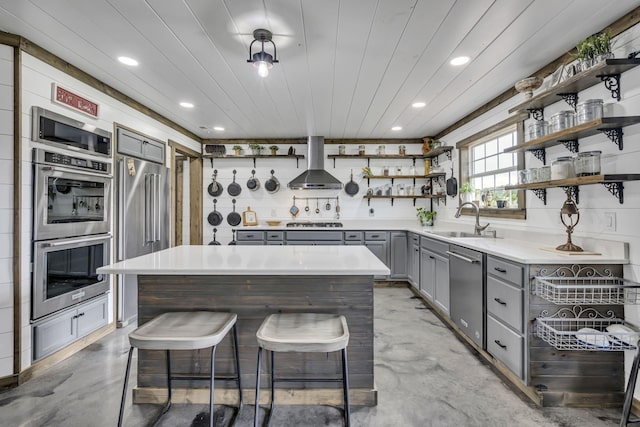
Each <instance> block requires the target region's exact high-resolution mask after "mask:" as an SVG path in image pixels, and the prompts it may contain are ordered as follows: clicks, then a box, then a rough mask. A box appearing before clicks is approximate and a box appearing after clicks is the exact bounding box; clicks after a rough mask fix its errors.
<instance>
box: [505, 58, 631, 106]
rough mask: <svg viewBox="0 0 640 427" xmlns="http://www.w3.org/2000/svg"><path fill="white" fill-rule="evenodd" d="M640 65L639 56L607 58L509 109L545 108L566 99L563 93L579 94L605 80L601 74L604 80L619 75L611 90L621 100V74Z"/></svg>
mask: <svg viewBox="0 0 640 427" xmlns="http://www.w3.org/2000/svg"><path fill="white" fill-rule="evenodd" d="M638 65H640V59H638V58H634V59H626V58H625V59H606V60H604V61H601V62H599V63H598V64H596V65H594V66H593V67H591V68H589V69H588V70H586V71H582V72H580V73H577V74H576V75H574V76H573V77H570V78H568V79H567V80H565V81H563V82H560V83H558V84H557V85H555V86H553V87H551V88H549V89H547V90H545V91H543V92H540V93H538V94H536V95H535V96H533V98H531V99H527V100H526V101H524V102H521V103H520V104H518V105H516V106H514V107H513V108H511V109H509V113H515V112H526V111H528V110H540V109H543V108H544V107H546V106H548V105H551V104H554V103H556V102H558V101H561V100H562V99H564V98H563V97H562V94H577V93H578V92H581V91H583V90H585V89H588V88H590V87H592V86H595V85H597V84H598V83H600V82H602V81H603V78H601V77H600V76H603V77H604V80H606V79H607V76H616V75H617V76H618V78H617V80H618V84H617V85H615V86H616V87H615V88H613V87H612V89H611V91H612V96H614V97H616V95H615V94H614V89H615V92H616V93H617V99H618V100H619V96H620V85H619V77H620V74H621V73H624V72H625V71H627V70H630V69H631V68H634V67H637V66H638Z"/></svg>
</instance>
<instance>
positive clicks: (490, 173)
mask: <svg viewBox="0 0 640 427" xmlns="http://www.w3.org/2000/svg"><path fill="white" fill-rule="evenodd" d="M524 118H526V117H521V116H518V117H515V118H510V119H508V120H505V121H503V122H501V123H498V124H497V125H495V126H492V127H491V128H489V129H486V130H484V131H482V132H479V133H477V134H475V135H473V136H471V137H469V138H466V139H465V140H463V141H460V142H459V143H458V144H457V145H456V147H457V148H458V150H459V152H460V177H461V185H463V184H464V183H467V182H468V183H469V184H471V187H472V188H473V191H472V192H471V200H472V201H474V202H475V203H477V204H478V205H479V206H480V211H481V215H483V216H491V217H504V218H514V219H524V218H525V216H526V211H525V194H524V191H523V190H505V187H506V186H508V185H514V184H517V183H518V170H520V169H524V155H523V153H519V152H513V153H505V152H504V150H505V149H507V148H510V147H513V146H515V145H517V144H518V143H519V142H520V141H521V140H522V139H521V138H522V134H523V121H524ZM461 200H462V201H464V199H463V195H462V194H461ZM471 213H472V212H471V209H463V214H471Z"/></svg>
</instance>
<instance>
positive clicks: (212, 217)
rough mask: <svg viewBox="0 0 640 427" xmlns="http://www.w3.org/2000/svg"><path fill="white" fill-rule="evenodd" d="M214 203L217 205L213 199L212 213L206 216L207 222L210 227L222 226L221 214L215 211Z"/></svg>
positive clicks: (216, 200) (216, 201)
mask: <svg viewBox="0 0 640 427" xmlns="http://www.w3.org/2000/svg"><path fill="white" fill-rule="evenodd" d="M216 203H218V199H213V212H211V213H209V215H208V216H207V221H208V222H209V224H211V225H220V224H222V214H221V213H220V212H218V210H217V209H216Z"/></svg>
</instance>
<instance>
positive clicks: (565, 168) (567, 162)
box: [551, 156, 576, 180]
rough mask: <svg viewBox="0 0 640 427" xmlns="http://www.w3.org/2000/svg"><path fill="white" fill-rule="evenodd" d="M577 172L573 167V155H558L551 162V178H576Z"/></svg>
mask: <svg viewBox="0 0 640 427" xmlns="http://www.w3.org/2000/svg"><path fill="white" fill-rule="evenodd" d="M575 176H576V172H575V169H574V167H573V157H571V156H566V157H558V158H557V159H555V160H554V161H553V162H551V179H552V180H556V179H567V178H575Z"/></svg>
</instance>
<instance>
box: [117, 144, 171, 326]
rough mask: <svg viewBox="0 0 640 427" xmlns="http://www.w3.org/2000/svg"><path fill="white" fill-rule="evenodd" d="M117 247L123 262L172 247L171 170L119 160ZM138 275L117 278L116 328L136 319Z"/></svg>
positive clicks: (131, 160)
mask: <svg viewBox="0 0 640 427" xmlns="http://www.w3.org/2000/svg"><path fill="white" fill-rule="evenodd" d="M116 167H117V173H116V188H117V192H118V194H117V202H118V209H117V215H118V218H117V224H118V248H117V254H116V258H117V260H118V261H123V260H125V259H129V258H135V257H137V256H140V255H146V254H149V253H151V252H156V251H159V250H161V249H166V248H168V247H169V233H170V229H169V228H170V226H169V224H170V223H169V210H170V205H171V203H170V197H169V169H168V168H166V167H165V166H164V165H161V164H158V163H153V162H149V161H144V160H139V159H136V158H133V157H124V156H118V157H117V158H116ZM137 317H138V284H137V277H136V276H135V275H120V276H119V277H118V301H117V325H118V327H123V326H126V325H128V324H129V323H131V322H134V321H136V320H137Z"/></svg>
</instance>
